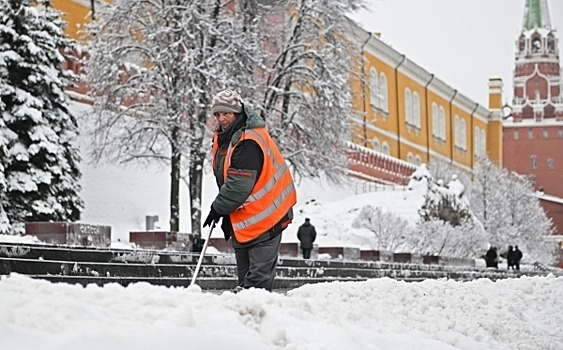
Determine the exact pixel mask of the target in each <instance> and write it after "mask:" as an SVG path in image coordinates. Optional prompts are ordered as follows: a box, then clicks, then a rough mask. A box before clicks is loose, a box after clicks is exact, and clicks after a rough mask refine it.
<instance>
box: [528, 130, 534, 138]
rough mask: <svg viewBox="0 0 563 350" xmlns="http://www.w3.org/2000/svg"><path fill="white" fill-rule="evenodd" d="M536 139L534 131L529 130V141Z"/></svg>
mask: <svg viewBox="0 0 563 350" xmlns="http://www.w3.org/2000/svg"><path fill="white" fill-rule="evenodd" d="M533 139H534V130H532V129H529V130H528V140H533Z"/></svg>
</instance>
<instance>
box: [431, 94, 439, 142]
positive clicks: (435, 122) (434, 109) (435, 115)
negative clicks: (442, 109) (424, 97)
mask: <svg viewBox="0 0 563 350" xmlns="http://www.w3.org/2000/svg"><path fill="white" fill-rule="evenodd" d="M438 125H439V122H438V105H437V104H436V103H435V102H433V103H432V136H434V137H438Z"/></svg>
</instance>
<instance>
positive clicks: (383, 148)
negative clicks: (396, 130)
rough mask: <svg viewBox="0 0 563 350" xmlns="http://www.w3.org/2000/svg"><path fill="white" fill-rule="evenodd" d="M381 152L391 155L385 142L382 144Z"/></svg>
mask: <svg viewBox="0 0 563 350" xmlns="http://www.w3.org/2000/svg"><path fill="white" fill-rule="evenodd" d="M381 150H382V151H383V154H387V155H389V154H390V153H391V152H390V150H389V145H388V144H387V142H385V141H384V142H383V147H382V149H381Z"/></svg>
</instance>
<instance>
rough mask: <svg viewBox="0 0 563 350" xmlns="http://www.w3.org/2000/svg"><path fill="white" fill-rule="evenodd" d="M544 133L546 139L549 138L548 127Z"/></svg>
mask: <svg viewBox="0 0 563 350" xmlns="http://www.w3.org/2000/svg"><path fill="white" fill-rule="evenodd" d="M542 135H543V138H544V139H547V138H549V131H548V130H547V129H543V132H542Z"/></svg>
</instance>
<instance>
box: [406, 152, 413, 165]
mask: <svg viewBox="0 0 563 350" xmlns="http://www.w3.org/2000/svg"><path fill="white" fill-rule="evenodd" d="M407 162H409V163H411V164H414V156H413V155H412V153H411V152H409V153H407Z"/></svg>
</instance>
